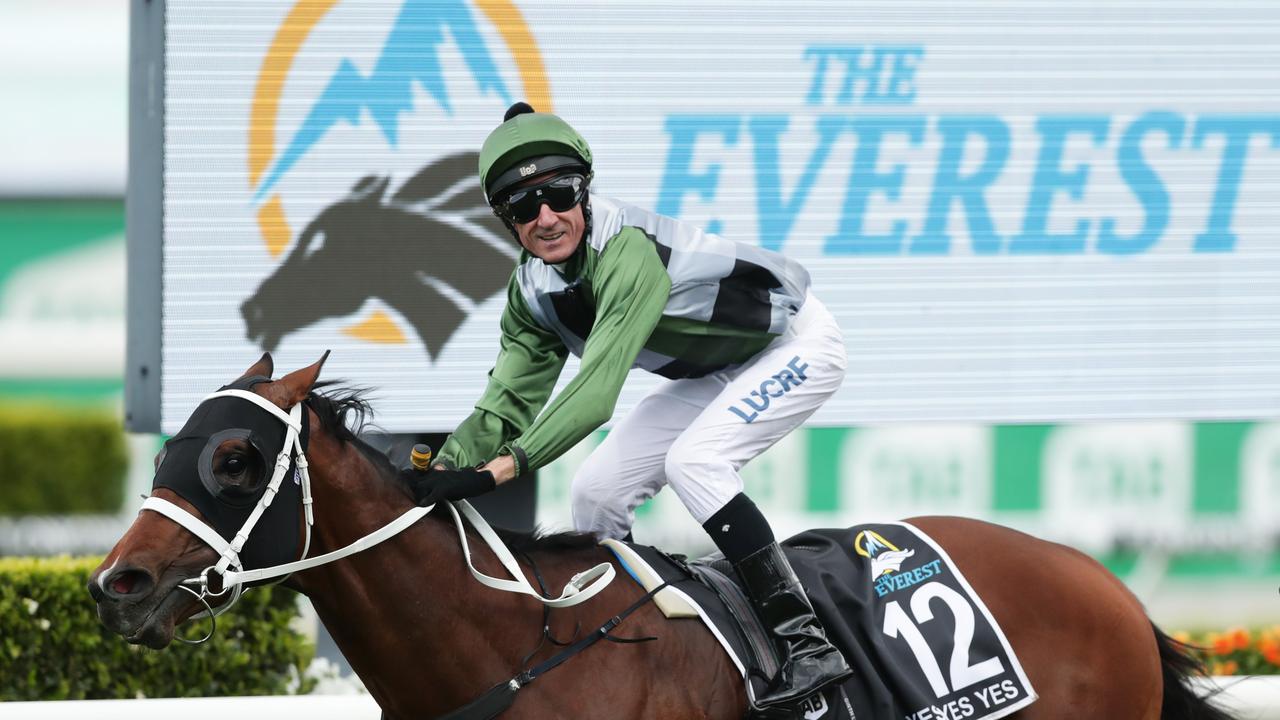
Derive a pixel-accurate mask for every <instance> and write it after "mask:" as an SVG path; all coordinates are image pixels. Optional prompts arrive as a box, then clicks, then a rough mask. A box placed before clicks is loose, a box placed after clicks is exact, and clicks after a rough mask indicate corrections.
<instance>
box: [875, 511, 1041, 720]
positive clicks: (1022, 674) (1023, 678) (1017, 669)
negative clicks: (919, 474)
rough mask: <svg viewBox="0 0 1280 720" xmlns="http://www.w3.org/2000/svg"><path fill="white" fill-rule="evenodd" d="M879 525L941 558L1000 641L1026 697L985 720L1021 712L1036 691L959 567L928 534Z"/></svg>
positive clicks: (906, 524) (989, 613)
mask: <svg viewBox="0 0 1280 720" xmlns="http://www.w3.org/2000/svg"><path fill="white" fill-rule="evenodd" d="M880 524H881V525H901V526H902V527H905V528H906V529H908V530H910V531H911V532H912V534H914V535H915V536H916V537H918V538H920V539H921V540H923V541H925V542H926V543H927V544H928V545H929V547H932V548H933V549H934V551H936V552H937V553H938V556H939V557H941V558H942V560H943V562H945V563H946V564H947V565H948V566H949V567H950V568H951V570H952V571H953V573H954V576H955V578H956V581H957V582H959V583H960V585H961V587H963V588H964V590H965V592H966V593H968V594H969V599H970V601H971V602H972V603H973V604H974V605H975V606H977V608H978V610H979V611H980V612H981V613H982V616H983V617H985V618H986V619H987V622H989V623H991V629H992V630H993V631H995V635H996V637H997V638H998V639H999V640H1000V646H1001V647H1003V648H1004V651H1005V654H1006V655H1007V656H1008V658H1009V662H1010V663H1011V664H1012V665H1013V671H1014V673H1015V674H1016V675H1017V676H1018V679H1019V680H1021V681H1022V685H1023V687H1025V688H1026V689H1027V696H1026V697H1025V698H1023V699H1021V700H1019V701H1017V702H1015V703H1013V704H1012V705H1009V706H1008V707H1004V708H1001V709H1000V710H999V711H998V712H996V713H994V714H991V715H988V716H987V720H999V718H1002V717H1005V716H1006V715H1010V714H1012V713H1014V712H1017V711H1018V710H1021V709H1022V708H1024V707H1026V706H1028V705H1030V704H1031V703H1033V702H1035V701H1036V700H1037V699H1038V698H1039V697H1040V696H1039V695H1038V694H1036V689H1035V688H1034V687H1032V686H1031V680H1029V679H1028V678H1027V674H1026V672H1024V671H1023V669H1022V661H1021V660H1019V659H1018V656H1017V655H1016V654H1014V652H1013V648H1012V647H1011V646H1010V645H1009V639H1008V638H1006V637H1005V636H1004V629H1003V628H1001V627H1000V625H999V623H997V622H996V619H995V618H994V617H992V615H991V611H990V610H988V609H987V604H986V603H985V602H984V601H983V600H982V598H981V597H980V596H979V595H978V593H976V592H974V590H973V586H972V585H970V584H969V579H968V578H966V577H965V576H964V573H962V572H960V567H959V566H958V565H956V563H955V561H954V560H952V559H951V556H950V555H948V554H947V551H946V550H943V549H942V546H941V545H939V544H938V543H936V542H934V541H933V538H932V537H929V535H928V533H926V532H925V531H923V530H921V529H920V528H918V527H916V526H915V525H912V524H910V523H905V522H886V523H880Z"/></svg>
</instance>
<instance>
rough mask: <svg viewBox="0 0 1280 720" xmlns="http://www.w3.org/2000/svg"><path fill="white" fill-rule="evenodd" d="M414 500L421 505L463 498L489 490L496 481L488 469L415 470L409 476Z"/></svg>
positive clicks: (494, 485)
mask: <svg viewBox="0 0 1280 720" xmlns="http://www.w3.org/2000/svg"><path fill="white" fill-rule="evenodd" d="M409 487H410V488H412V489H413V500H414V502H416V503H417V504H418V505H420V506H423V507H425V506H427V505H434V504H436V503H438V502H440V501H441V500H463V499H465V498H469V497H475V496H476V495H482V494H484V493H487V492H489V491H490V490H492V489H493V488H494V487H496V483H495V482H494V480H493V473H491V472H489V471H488V470H474V469H471V468H463V469H460V470H443V469H440V470H432V471H431V472H425V473H424V472H419V471H414V472H413V474H412V475H411V476H410V477H409Z"/></svg>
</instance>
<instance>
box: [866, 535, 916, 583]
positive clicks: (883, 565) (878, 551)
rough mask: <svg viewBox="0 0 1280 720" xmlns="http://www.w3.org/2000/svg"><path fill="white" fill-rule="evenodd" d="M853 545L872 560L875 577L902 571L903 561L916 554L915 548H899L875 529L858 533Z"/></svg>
mask: <svg viewBox="0 0 1280 720" xmlns="http://www.w3.org/2000/svg"><path fill="white" fill-rule="evenodd" d="M853 547H854V549H855V550H856V551H857V553H858V554H859V555H861V556H862V557H864V558H867V559H869V560H870V561H871V577H873V578H878V577H880V576H881V575H888V574H890V573H895V572H899V571H901V570H902V563H903V561H905V560H906V559H907V558H909V557H911V556H912V555H915V554H916V551H915V550H899V549H898V546H896V545H894V544H893V543H891V542H889V541H888V540H885V539H884V536H882V535H881V534H880V533H878V532H876V531H874V530H863V531H862V532H860V533H858V535H857V537H855V538H854V539H853Z"/></svg>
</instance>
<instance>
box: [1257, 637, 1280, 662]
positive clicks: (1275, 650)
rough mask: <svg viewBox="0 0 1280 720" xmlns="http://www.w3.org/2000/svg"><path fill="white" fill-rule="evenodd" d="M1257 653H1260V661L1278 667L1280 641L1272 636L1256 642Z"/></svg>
mask: <svg viewBox="0 0 1280 720" xmlns="http://www.w3.org/2000/svg"><path fill="white" fill-rule="evenodd" d="M1258 652H1260V653H1262V659H1264V660H1266V661H1267V662H1269V663H1271V664H1272V665H1280V640H1277V639H1276V638H1275V637H1274V636H1272V637H1265V638H1263V639H1262V640H1260V641H1259V642H1258Z"/></svg>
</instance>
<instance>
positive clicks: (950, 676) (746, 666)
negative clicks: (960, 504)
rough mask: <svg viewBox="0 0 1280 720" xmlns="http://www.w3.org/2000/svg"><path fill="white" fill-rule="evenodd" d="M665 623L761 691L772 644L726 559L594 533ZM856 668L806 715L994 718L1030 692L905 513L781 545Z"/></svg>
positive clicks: (774, 650) (968, 594) (1001, 639)
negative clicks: (710, 644) (700, 637)
mask: <svg viewBox="0 0 1280 720" xmlns="http://www.w3.org/2000/svg"><path fill="white" fill-rule="evenodd" d="M603 544H604V545H605V546H606V547H608V548H609V549H610V550H612V551H613V553H614V554H615V555H616V556H617V557H618V560H619V562H620V564H621V565H622V566H623V568H624V569H625V570H626V571H627V572H628V573H629V574H630V575H631V577H632V578H634V579H635V580H636V582H637V583H639V584H640V585H641V586H643V587H645V588H646V589H647V590H652V589H653V588H656V587H658V586H660V585H661V584H662V583H664V582H665V583H668V586H667V587H666V588H663V589H662V590H660V591H659V592H658V593H657V594H656V595H655V596H654V601H655V603H657V605H658V607H659V608H660V609H661V610H662V611H663V613H664V614H665V615H666V616H667V617H668V618H670V619H671V620H672V621H673V622H686V621H688V620H690V619H695V618H696V619H698V620H699V621H701V622H702V623H703V624H704V625H705V626H706V627H707V629H708V630H709V631H710V632H711V633H712V635H713V636H715V638H716V640H717V641H718V642H719V643H720V646H721V647H722V648H723V649H724V651H725V652H726V653H727V654H728V656H729V658H730V660H731V661H732V662H733V663H734V665H735V666H737V668H738V670H739V672H741V673H742V675H743V677H744V679H745V682H747V683H748V686H749V688H751V691H752V692H757V693H759V692H760V691H761V690H762V689H763V687H764V685H765V683H767V682H768V679H769V678H772V677H773V676H774V675H775V674H776V673H777V671H778V662H779V648H778V647H777V646H776V645H775V644H774V642H773V640H772V638H771V637H770V636H769V635H768V633H767V632H766V630H765V628H764V627H763V626H762V625H761V624H760V622H759V621H758V620H757V619H756V616H755V613H754V611H753V610H752V608H751V605H750V602H749V601H748V600H747V597H746V595H745V593H744V592H743V590H742V588H741V585H740V583H739V582H738V579H737V576H736V573H735V572H734V570H733V568H732V566H731V565H730V564H729V563H728V562H727V561H725V560H724V558H723V557H722V556H720V555H719V554H718V553H717V554H715V555H711V556H708V557H705V558H701V559H697V560H689V559H687V558H685V557H683V556H679V555H668V554H666V553H663V552H662V551H661V550H658V549H657V548H653V547H648V546H644V545H637V544H635V543H625V542H621V541H617V540H607V541H605V542H604V543H603ZM782 547H783V551H784V552H785V553H786V555H787V558H788V559H789V560H790V561H791V564H792V566H793V567H794V569H795V571H796V575H797V576H798V577H799V578H800V581H801V583H802V584H803V585H804V587H805V591H806V592H807V593H808V595H809V599H810V602H812V604H813V607H814V611H815V613H816V614H817V616H818V618H819V620H820V621H821V622H822V624H823V627H824V629H825V630H826V632H827V637H828V638H829V639H830V640H831V642H832V643H833V644H834V645H835V646H836V647H837V648H839V650H840V652H841V653H842V654H843V655H844V657H845V660H846V661H847V662H848V663H849V666H850V667H851V668H853V670H854V675H853V677H851V678H850V679H849V680H847V681H845V682H844V683H843V684H842V685H840V686H838V687H834V688H829V689H827V690H825V691H824V692H822V693H821V694H817V695H814V696H812V697H810V698H808V699H806V700H805V701H804V703H803V704H802V707H800V708H799V709H798V711H797V715H796V717H803V718H805V720H818V719H819V718H822V719H824V720H855V719H856V718H862V719H863V720H867V719H868V718H872V719H879V718H907V719H908V720H994V719H995V718H1000V717H1004V716H1005V715H1008V714H1010V713H1012V712H1014V711H1016V710H1019V709H1021V708H1023V707H1026V706H1027V705H1029V704H1031V703H1032V702H1034V701H1035V699H1036V694H1035V691H1034V690H1033V689H1032V687H1031V684H1030V681H1028V680H1027V677H1026V674H1025V673H1024V672H1023V670H1022V666H1021V664H1020V663H1019V662H1018V659H1017V657H1016V656H1015V655H1014V653H1013V650H1012V648H1011V647H1010V646H1009V643H1008V640H1007V639H1006V638H1005V636H1004V633H1003V632H1002V631H1001V630H1000V628H999V626H998V625H997V624H996V622H995V620H994V619H993V618H992V617H991V613H990V612H989V611H988V610H987V607H986V605H985V604H983V603H982V601H981V599H980V598H978V597H977V596H976V595H975V594H974V593H973V590H972V588H971V587H970V586H969V583H968V582H967V581H966V580H965V579H964V577H963V575H961V573H960V571H959V569H957V568H956V567H955V566H954V565H953V563H952V562H951V559H950V558H949V557H948V556H947V555H946V553H945V552H944V551H943V550H942V548H941V547H939V546H938V545H937V544H936V543H935V542H933V540H932V539H930V538H929V537H928V536H926V535H925V534H924V533H923V532H921V531H920V530H919V529H917V528H915V527H913V526H911V525H908V524H905V523H884V524H874V525H861V526H856V527H852V528H848V529H843V530H812V531H809V532H805V533H801V534H799V535H796V536H794V537H792V538H790V539H788V540H787V541H785V542H784V543H782Z"/></svg>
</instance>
